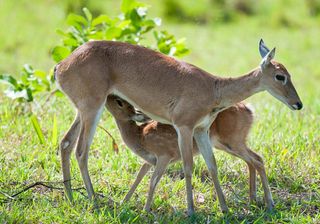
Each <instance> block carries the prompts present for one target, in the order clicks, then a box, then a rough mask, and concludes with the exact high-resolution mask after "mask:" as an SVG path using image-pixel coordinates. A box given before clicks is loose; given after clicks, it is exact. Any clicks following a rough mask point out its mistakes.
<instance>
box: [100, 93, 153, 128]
mask: <svg viewBox="0 0 320 224" xmlns="http://www.w3.org/2000/svg"><path fill="white" fill-rule="evenodd" d="M106 107H107V109H108V110H109V112H110V113H111V114H112V115H113V116H114V117H115V118H116V119H117V120H121V121H136V122H142V123H145V122H147V121H148V119H150V118H148V117H147V116H145V115H144V114H142V113H141V112H139V111H136V109H135V108H134V107H133V106H132V105H131V104H129V103H128V102H127V101H125V100H123V99H121V98H120V97H118V96H116V95H109V96H108V97H107V101H106Z"/></svg>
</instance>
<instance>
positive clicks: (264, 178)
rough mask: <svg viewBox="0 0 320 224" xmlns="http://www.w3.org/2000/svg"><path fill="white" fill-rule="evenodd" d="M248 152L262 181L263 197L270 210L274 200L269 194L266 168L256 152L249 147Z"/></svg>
mask: <svg viewBox="0 0 320 224" xmlns="http://www.w3.org/2000/svg"><path fill="white" fill-rule="evenodd" d="M248 152H249V155H250V156H251V158H252V164H253V166H254V167H255V168H256V170H257V171H258V173H259V175H260V178H261V182H262V187H263V191H264V199H265V202H266V204H267V209H268V210H269V211H271V210H272V209H273V207H274V202H273V199H272V194H271V191H270V187H269V183H268V178H267V174H266V170H265V167H264V163H263V160H262V158H261V157H260V156H259V155H258V154H256V153H255V152H253V151H252V150H250V149H249V148H248Z"/></svg>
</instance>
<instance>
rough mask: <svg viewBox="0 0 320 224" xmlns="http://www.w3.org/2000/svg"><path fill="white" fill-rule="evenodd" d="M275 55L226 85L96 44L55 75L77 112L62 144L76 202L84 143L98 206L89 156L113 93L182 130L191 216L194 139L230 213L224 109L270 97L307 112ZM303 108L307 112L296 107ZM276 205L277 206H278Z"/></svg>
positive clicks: (190, 68) (134, 49)
mask: <svg viewBox="0 0 320 224" xmlns="http://www.w3.org/2000/svg"><path fill="white" fill-rule="evenodd" d="M274 52H275V51H274V50H272V51H271V52H269V53H268V55H267V56H266V57H265V60H264V66H261V67H258V68H256V69H254V70H253V71H251V72H249V73H248V74H247V75H244V76H240V77H238V78H228V79H225V78H220V77H217V76H212V75H210V74H209V73H207V72H205V71H203V70H201V69H200V68H197V67H196V66H194V65H191V64H188V63H186V62H183V61H179V60H177V59H174V58H172V57H168V56H165V55H163V54H161V53H158V52H155V51H153V50H150V49H147V48H144V47H141V46H137V45H131V44H126V43H121V42H114V41H91V42H88V43H85V44H84V45H82V46H80V47H79V48H77V49H76V50H75V51H74V52H73V53H72V54H71V55H70V56H69V57H68V58H66V59H64V60H63V61H62V62H60V63H59V64H58V65H57V67H56V72H55V77H56V79H57V84H58V85H60V87H61V90H62V91H63V92H64V93H65V94H66V95H67V96H68V97H69V98H70V100H71V101H72V103H73V104H74V105H75V107H76V109H77V116H76V118H75V121H74V123H73V125H71V127H70V129H69V131H68V132H67V134H66V135H65V136H64V138H63V139H62V141H61V144H60V148H61V161H62V171H63V179H64V183H65V190H66V193H67V196H68V198H69V199H70V200H72V191H71V183H70V161H69V159H70V153H71V151H72V148H73V147H74V146H75V144H76V142H77V144H76V145H77V147H76V158H77V161H78V165H79V168H80V171H81V175H82V179H83V181H84V184H85V186H86V189H87V193H88V197H89V199H94V190H93V187H92V183H91V179H90V175H89V172H88V153H89V149H90V145H91V141H92V138H93V136H94V133H95V128H96V124H97V122H98V121H99V117H100V113H101V111H102V108H103V106H104V103H105V100H106V98H107V96H108V95H109V94H111V93H113V94H117V95H119V96H120V97H122V98H123V99H125V100H127V101H128V102H129V103H130V104H132V105H133V106H135V107H136V108H139V109H140V110H141V111H143V112H144V113H145V114H146V115H148V116H149V117H151V118H152V119H154V120H157V121H159V122H162V123H167V124H172V125H173V126H174V128H175V130H176V132H177V133H178V143H179V148H180V151H181V156H182V161H183V167H184V173H185V180H186V191H187V204H188V214H190V215H191V214H193V213H194V205H193V196H192V184H191V177H192V167H193V158H192V148H193V137H194V138H195V140H196V142H197V144H198V145H201V146H200V147H199V150H200V151H201V154H202V155H203V158H204V159H205V162H206V164H207V167H208V169H209V172H210V174H211V176H212V179H213V183H214V186H215V189H216V192H217V196H218V199H219V203H220V206H221V209H222V210H223V211H228V207H227V205H226V202H225V199H224V194H223V192H222V189H221V186H220V183H219V179H218V168H217V165H216V162H215V157H214V154H213V152H212V150H211V147H210V139H209V138H208V135H207V130H208V128H209V127H210V125H211V123H212V121H213V120H214V119H215V117H216V115H217V114H218V112H219V111H220V110H222V109H224V108H227V107H230V106H232V105H233V104H235V103H237V102H240V101H242V100H244V99H246V98H248V97H249V96H251V95H253V94H255V93H257V92H259V91H263V90H268V91H269V92H271V93H272V94H273V95H275V96H276V97H277V98H278V99H280V100H281V101H282V102H284V103H286V104H287V105H288V106H289V107H291V108H294V109H296V108H299V109H301V108H302V104H301V103H300V102H301V101H300V99H299V96H298V95H297V93H296V91H295V89H294V87H293V85H292V83H291V79H290V77H289V75H288V74H287V71H285V70H283V69H281V67H279V66H275V65H274V64H272V63H271V60H272V59H273V56H274ZM271 53H272V54H271ZM278 73H281V74H283V75H286V76H287V77H288V78H287V80H288V82H287V84H286V85H282V84H281V83H280V82H276V81H275V80H274V77H275V74H278ZM297 102H299V103H300V104H299V105H300V106H299V107H297V106H296V107H293V106H292V105H298V104H297ZM268 203H269V205H270V206H269V207H272V203H271V200H269V202H268Z"/></svg>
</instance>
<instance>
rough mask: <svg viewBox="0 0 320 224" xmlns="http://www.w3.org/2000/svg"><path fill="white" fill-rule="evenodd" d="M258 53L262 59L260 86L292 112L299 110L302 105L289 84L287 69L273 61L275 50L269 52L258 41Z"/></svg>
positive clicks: (289, 78) (261, 42)
mask: <svg viewBox="0 0 320 224" xmlns="http://www.w3.org/2000/svg"><path fill="white" fill-rule="evenodd" d="M259 51H260V55H261V57H262V61H261V63H260V66H261V71H262V79H261V84H262V87H263V89H265V90H267V91H268V92H269V93H270V94H271V95H272V96H274V97H275V98H277V99H278V100H280V101H281V102H283V103H284V104H286V105H287V106H288V107H289V108H290V109H292V110H301V109H302V107H303V105H302V102H301V100H300V98H299V96H298V93H297V91H296V89H295V88H294V86H293V84H292V82H291V76H290V74H289V72H288V71H287V69H286V68H285V67H284V66H283V65H282V64H280V63H279V62H276V61H274V60H273V58H274V55H275V52H276V49H275V48H273V49H272V50H271V51H270V50H269V49H268V48H267V46H266V45H265V44H264V42H263V40H262V39H261V40H260V43H259Z"/></svg>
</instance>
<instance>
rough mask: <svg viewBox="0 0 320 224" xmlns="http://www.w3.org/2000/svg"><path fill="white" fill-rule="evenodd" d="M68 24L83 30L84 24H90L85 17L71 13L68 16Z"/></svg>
mask: <svg viewBox="0 0 320 224" xmlns="http://www.w3.org/2000/svg"><path fill="white" fill-rule="evenodd" d="M67 24H68V25H70V26H74V27H76V28H77V29H78V30H81V29H82V27H83V26H87V25H88V22H87V20H86V19H85V18H84V17H82V16H79V15H76V14H73V13H71V14H69V15H68V17H67Z"/></svg>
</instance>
